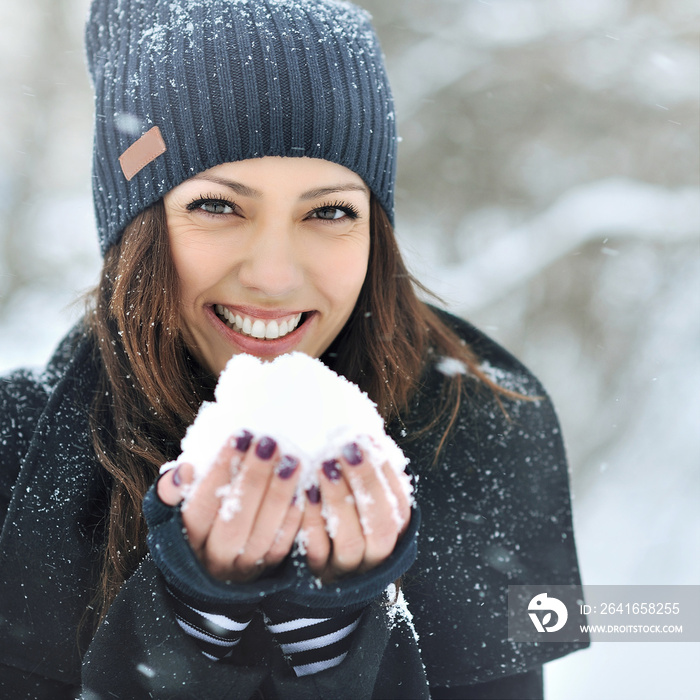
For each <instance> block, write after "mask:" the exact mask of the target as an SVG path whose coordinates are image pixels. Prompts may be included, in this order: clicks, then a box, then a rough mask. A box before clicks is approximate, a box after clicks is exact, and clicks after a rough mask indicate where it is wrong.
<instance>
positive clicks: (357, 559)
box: [320, 459, 365, 578]
mask: <svg viewBox="0 0 700 700" xmlns="http://www.w3.org/2000/svg"><path fill="white" fill-rule="evenodd" d="M345 468H346V469H347V467H345ZM341 469H342V465H341V463H340V462H339V461H337V460H335V459H331V460H328V461H326V462H324V463H323V465H322V469H321V474H322V475H321V479H320V481H321V499H322V502H323V509H322V511H321V512H322V515H323V516H324V518H325V520H326V529H327V531H328V534H329V536H330V538H331V541H332V549H331V557H330V560H329V562H328V564H329V572H328V573H329V574H330V576H331V577H334V578H337V577H338V576H342V575H343V574H346V573H348V572H349V571H354V570H355V569H357V568H358V566H360V564H361V563H362V560H363V558H364V554H365V536H364V534H363V532H362V526H361V525H360V518H359V514H358V512H357V508H356V507H355V499H354V498H353V496H352V492H351V491H350V485H349V484H348V482H347V481H346V480H345V479H344V478H343V475H342V473H341Z"/></svg>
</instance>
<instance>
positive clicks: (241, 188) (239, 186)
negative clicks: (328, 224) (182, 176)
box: [192, 174, 369, 202]
mask: <svg viewBox="0 0 700 700" xmlns="http://www.w3.org/2000/svg"><path fill="white" fill-rule="evenodd" d="M192 180H207V181H208V182H214V183H216V184H217V185H222V186H223V187H228V188H229V189H231V190H233V191H234V192H235V193H236V194H239V195H241V196H242V197H250V198H251V199H261V198H262V197H263V193H262V192H260V191H259V190H256V189H253V188H252V187H248V185H244V184H243V183H242V182H236V181H235V180H227V179H225V178H221V177H212V176H211V175H204V174H200V175H197V176H195V177H193V178H192ZM335 192H364V193H365V194H369V189H368V188H367V186H366V185H359V184H357V183H356V182H345V183H341V184H339V185H330V186H329V187H317V188H315V189H313V190H308V191H307V192H304V193H302V194H301V195H300V197H299V199H300V200H302V201H304V202H305V201H308V200H310V199H317V198H318V197H326V196H327V195H329V194H333V193H335Z"/></svg>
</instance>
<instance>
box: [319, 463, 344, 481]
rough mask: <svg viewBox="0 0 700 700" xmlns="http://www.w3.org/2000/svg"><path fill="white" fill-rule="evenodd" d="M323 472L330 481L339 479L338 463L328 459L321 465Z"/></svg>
mask: <svg viewBox="0 0 700 700" xmlns="http://www.w3.org/2000/svg"><path fill="white" fill-rule="evenodd" d="M322 469H323V473H324V474H325V475H326V476H327V477H328V479H329V480H330V481H340V465H339V464H338V462H337V461H336V460H334V459H329V460H328V461H327V462H324V463H323V465H322Z"/></svg>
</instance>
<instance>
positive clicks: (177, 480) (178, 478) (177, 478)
mask: <svg viewBox="0 0 700 700" xmlns="http://www.w3.org/2000/svg"><path fill="white" fill-rule="evenodd" d="M173 484H175V486H182V474H180V465H179V464H178V465H177V467H175V469H173Z"/></svg>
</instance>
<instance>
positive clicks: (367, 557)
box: [341, 443, 399, 571]
mask: <svg viewBox="0 0 700 700" xmlns="http://www.w3.org/2000/svg"><path fill="white" fill-rule="evenodd" d="M341 454H342V462H343V464H344V465H347V467H345V468H344V469H343V474H344V475H345V478H346V479H347V481H348V483H349V485H350V488H351V490H352V495H353V498H354V499H355V504H356V508H357V512H358V514H359V519H360V523H361V525H362V530H363V534H364V537H365V553H364V558H363V563H362V570H364V571H366V570H367V569H371V568H373V567H375V566H377V565H378V564H379V563H381V562H382V561H383V560H384V559H386V558H387V557H388V556H389V554H391V552H392V551H393V550H394V547H395V545H396V540H397V538H398V534H399V525H398V523H397V522H396V520H395V518H394V512H395V510H396V508H397V505H398V503H397V498H396V496H395V495H394V493H393V492H392V490H391V488H390V486H389V484H388V483H387V482H386V481H385V479H384V478H383V473H382V472H381V470H378V469H377V468H375V466H374V465H373V464H372V463H371V462H370V461H369V460H368V459H367V458H366V455H365V454H364V453H363V452H362V450H361V449H360V447H359V446H358V445H357V444H356V443H350V444H349V445H346V446H345V447H344V448H343V450H342V451H341Z"/></svg>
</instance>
